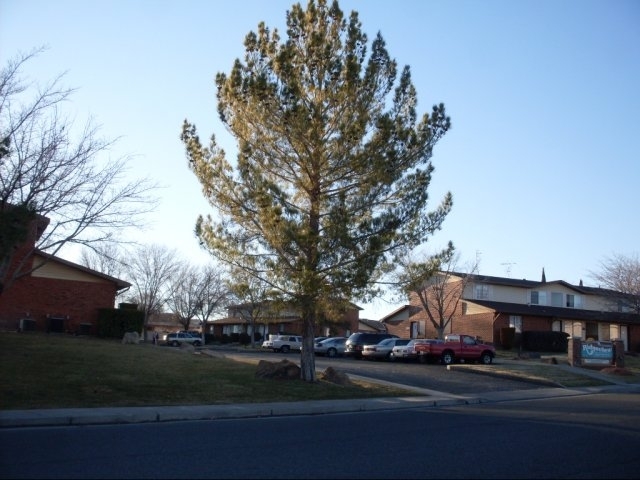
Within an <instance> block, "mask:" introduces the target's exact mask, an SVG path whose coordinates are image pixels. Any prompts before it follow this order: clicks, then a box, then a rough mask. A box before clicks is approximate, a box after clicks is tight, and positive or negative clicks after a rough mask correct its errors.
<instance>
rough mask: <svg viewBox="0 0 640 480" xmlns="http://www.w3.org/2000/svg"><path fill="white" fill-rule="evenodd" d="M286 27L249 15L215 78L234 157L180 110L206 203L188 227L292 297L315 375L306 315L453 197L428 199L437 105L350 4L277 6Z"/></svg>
mask: <svg viewBox="0 0 640 480" xmlns="http://www.w3.org/2000/svg"><path fill="white" fill-rule="evenodd" d="M286 19H287V38H286V39H281V38H280V35H279V33H278V31H277V30H273V31H271V30H270V29H269V28H267V27H266V26H265V25H264V23H260V24H259V26H258V31H257V33H255V32H250V33H249V34H248V35H247V36H246V39H245V44H244V46H245V49H246V54H245V57H244V61H240V60H239V59H238V60H236V61H235V63H234V65H233V67H232V70H231V73H230V74H228V75H226V74H224V73H219V74H218V75H217V76H216V85H217V100H218V113H219V116H220V119H221V120H222V122H223V123H224V125H225V126H226V128H227V129H228V131H229V132H231V133H232V134H233V136H234V137H235V138H236V139H237V144H238V155H237V160H236V162H235V163H232V162H229V161H228V160H227V159H226V156H225V152H224V150H223V149H222V148H220V147H219V146H218V144H217V143H216V139H215V136H212V137H211V141H210V144H209V145H208V146H204V145H203V144H202V143H201V141H200V139H199V137H198V134H197V131H196V127H195V126H194V125H192V124H190V123H189V122H188V121H186V120H185V122H184V125H183V131H182V136H181V138H182V140H183V142H184V144H185V147H186V152H187V158H188V161H189V166H190V168H191V169H192V170H193V172H194V173H195V175H196V176H197V178H198V180H199V181H200V183H201V184H202V188H203V192H204V195H205V196H206V197H207V199H208V200H209V202H210V203H211V205H213V206H214V207H215V211H216V212H215V213H216V215H215V216H211V215H209V216H207V217H203V216H201V217H200V218H199V219H198V221H197V225H196V232H197V234H198V236H199V238H200V240H201V242H202V243H203V244H204V245H206V247H207V248H208V249H209V250H210V251H211V252H212V254H213V255H215V256H216V257H218V258H219V259H220V260H222V261H224V262H227V263H230V264H232V265H236V266H242V268H244V269H245V270H247V271H249V272H251V273H252V274H253V275H254V276H256V277H258V278H260V279H262V280H263V281H266V282H267V283H269V284H270V285H271V286H272V287H273V288H275V289H277V290H278V291H280V292H282V294H283V295H284V296H285V297H286V298H288V299H290V300H291V301H292V302H294V303H295V304H296V305H297V306H298V307H299V309H300V311H301V312H302V318H303V320H304V334H303V336H304V346H303V354H302V359H301V370H302V378H303V379H304V380H307V381H314V380H315V378H316V377H315V359H314V356H313V337H314V329H315V326H316V323H317V319H318V318H320V316H321V315H323V316H331V315H334V314H335V315H337V313H336V312H340V311H342V310H344V308H345V306H346V305H347V303H348V302H349V301H350V300H351V299H353V298H359V299H367V298H370V296H371V295H374V294H375V293H376V288H375V279H377V278H379V275H381V274H382V273H383V272H385V271H386V270H387V267H389V265H390V264H392V263H393V261H394V258H395V257H396V255H398V254H400V253H402V252H405V251H406V250H407V249H411V248H414V247H415V246H417V245H419V244H421V243H423V242H424V241H426V239H427V238H428V237H429V236H430V235H431V234H432V233H433V232H434V231H435V230H437V229H439V228H440V227H441V224H442V222H443V220H444V219H445V217H446V215H447V213H448V212H449V211H450V209H451V206H452V198H451V194H447V195H446V196H445V198H444V199H443V200H442V202H441V204H440V205H438V207H437V208H436V209H435V210H433V211H431V212H429V211H427V200H428V194H427V188H428V186H429V183H430V181H431V177H432V172H433V166H432V164H431V161H430V159H431V156H432V152H433V148H434V146H435V144H436V142H437V141H438V140H439V139H440V138H441V137H442V136H443V135H444V134H445V132H446V131H447V130H448V129H449V128H450V119H449V117H448V116H446V114H445V108H444V105H443V104H440V105H437V106H434V107H433V109H432V111H431V112H430V114H424V115H423V116H422V117H421V118H420V119H418V115H417V113H416V106H417V97H416V91H415V88H414V86H413V84H412V82H411V75H410V69H409V67H408V66H407V67H404V69H402V71H401V72H400V74H399V77H398V67H397V64H396V61H395V60H393V59H392V58H391V57H390V56H389V54H388V52H387V50H386V46H385V42H384V40H383V38H382V36H381V35H380V34H378V35H377V36H376V38H375V39H374V40H373V41H372V43H371V52H370V53H369V52H368V50H367V44H368V39H367V36H366V35H365V34H364V33H363V32H362V29H361V23H360V21H359V19H358V14H357V12H352V13H351V15H350V17H349V19H348V20H347V19H346V18H345V16H344V14H343V12H342V11H341V10H340V8H339V5H338V3H337V2H333V3H332V4H331V5H328V4H327V2H326V1H325V0H318V1H317V2H315V1H310V2H309V3H308V4H307V7H306V9H304V8H303V7H302V6H301V5H300V4H296V5H294V6H293V7H292V9H291V10H290V11H288V12H287V15H286Z"/></svg>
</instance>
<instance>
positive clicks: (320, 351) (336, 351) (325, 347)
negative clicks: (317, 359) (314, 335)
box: [313, 337, 347, 357]
mask: <svg viewBox="0 0 640 480" xmlns="http://www.w3.org/2000/svg"><path fill="white" fill-rule="evenodd" d="M346 343H347V337H329V338H325V339H324V340H322V341H320V342H317V343H315V344H314V346H313V351H314V352H315V354H316V355H325V356H327V357H337V356H342V355H344V349H345V344H346Z"/></svg>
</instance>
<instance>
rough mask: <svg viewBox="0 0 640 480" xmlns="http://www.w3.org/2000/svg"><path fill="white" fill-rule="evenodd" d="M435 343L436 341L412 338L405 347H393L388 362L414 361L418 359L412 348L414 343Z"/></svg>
mask: <svg viewBox="0 0 640 480" xmlns="http://www.w3.org/2000/svg"><path fill="white" fill-rule="evenodd" d="M433 342H437V340H433V339H428V338H414V339H413V340H411V341H410V342H409V343H407V344H406V345H398V346H396V347H393V350H392V351H391V356H390V360H403V361H405V362H407V361H409V360H416V359H417V358H418V352H416V351H415V349H414V348H413V346H414V345H415V344H416V343H433Z"/></svg>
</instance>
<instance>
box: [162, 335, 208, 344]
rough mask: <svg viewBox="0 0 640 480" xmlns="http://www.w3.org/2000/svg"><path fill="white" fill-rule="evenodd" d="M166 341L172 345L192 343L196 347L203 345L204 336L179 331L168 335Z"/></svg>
mask: <svg viewBox="0 0 640 480" xmlns="http://www.w3.org/2000/svg"><path fill="white" fill-rule="evenodd" d="M165 342H166V343H167V345H171V346H172V347H177V346H178V345H180V344H182V343H190V344H191V345H193V346H194V347H199V346H200V345H202V338H200V337H199V336H195V335H192V334H190V333H188V332H177V333H170V334H169V335H167V338H166V340H165Z"/></svg>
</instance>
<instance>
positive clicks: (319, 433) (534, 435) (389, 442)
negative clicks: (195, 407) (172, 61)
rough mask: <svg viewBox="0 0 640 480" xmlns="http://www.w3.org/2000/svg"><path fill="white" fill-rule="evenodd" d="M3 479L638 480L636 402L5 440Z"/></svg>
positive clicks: (18, 433)
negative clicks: (615, 479)
mask: <svg viewBox="0 0 640 480" xmlns="http://www.w3.org/2000/svg"><path fill="white" fill-rule="evenodd" d="M0 444H1V445H2V449H0V478H12V479H19V478H65V479H73V478H242V479H249V478H332V479H339V478H368V479H371V478H389V479H391V478H464V479H468V478H492V479H501V478H504V479H516V478H598V479H600V478H621V479H622V478H637V476H638V472H639V471H640V456H638V453H637V448H638V445H640V395H638V394H626V393H618V394H597V395H583V396H574V397H569V398H565V397H562V398H561V397H558V398H548V399H543V400H527V401H513V402H500V403H489V404H477V405H465V406H451V407H441V408H414V409H408V410H392V411H381V412H357V413H349V414H345V413H341V414H329V415H296V416H285V417H270V418H253V419H234V420H214V421H180V422H166V423H143V424H129V425H102V426H67V427H39V428H7V429H0Z"/></svg>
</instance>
